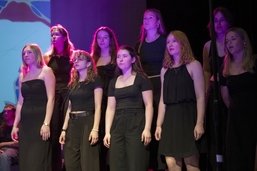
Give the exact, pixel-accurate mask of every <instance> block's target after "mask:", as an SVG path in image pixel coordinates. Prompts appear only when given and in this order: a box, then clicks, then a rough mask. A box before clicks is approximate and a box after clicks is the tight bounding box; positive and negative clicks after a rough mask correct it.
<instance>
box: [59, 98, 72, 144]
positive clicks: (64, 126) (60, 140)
mask: <svg viewBox="0 0 257 171" xmlns="http://www.w3.org/2000/svg"><path fill="white" fill-rule="evenodd" d="M70 111H71V102H70V100H69V102H68V108H67V111H66V115H65V120H64V123H63V126H62V132H61V135H60V137H59V143H60V144H65V138H66V137H65V136H66V130H67V128H68V123H69V120H70Z"/></svg>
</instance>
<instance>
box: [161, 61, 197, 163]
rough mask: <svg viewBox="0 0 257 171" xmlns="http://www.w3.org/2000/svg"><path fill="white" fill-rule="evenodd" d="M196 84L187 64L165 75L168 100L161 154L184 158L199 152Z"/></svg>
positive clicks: (166, 98)
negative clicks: (195, 130) (196, 126)
mask: <svg viewBox="0 0 257 171" xmlns="http://www.w3.org/2000/svg"><path fill="white" fill-rule="evenodd" d="M194 92H195V91H194V84H193V80H192V79H191V77H190V75H189V73H188V71H187V68H186V65H182V66H180V67H178V68H172V69H168V70H167V71H166V73H165V75H164V87H163V95H164V97H163V98H164V102H165V103H166V108H165V116H164V122H163V125H162V138H161V140H160V142H159V153H160V154H162V155H164V156H172V157H176V158H185V157H189V156H192V155H198V145H197V141H195V139H194V127H195V124H196V118H197V107H196V100H195V99H196V97H195V93H194Z"/></svg>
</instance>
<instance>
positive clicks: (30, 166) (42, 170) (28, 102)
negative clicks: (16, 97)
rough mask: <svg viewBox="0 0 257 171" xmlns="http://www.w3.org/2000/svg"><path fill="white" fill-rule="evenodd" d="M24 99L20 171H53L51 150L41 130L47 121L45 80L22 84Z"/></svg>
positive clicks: (20, 128)
mask: <svg viewBox="0 0 257 171" xmlns="http://www.w3.org/2000/svg"><path fill="white" fill-rule="evenodd" d="M21 93H22V96H23V98H24V100H23V105H22V109H21V120H20V125H19V166H20V171H35V170H36V171H51V170H52V169H51V148H50V143H49V141H48V140H47V141H43V140H42V137H41V136H40V129H41V127H42V124H43V122H44V119H45V114H46V104H47V94H46V87H45V83H44V81H43V80H40V79H35V80H30V81H26V82H23V83H22V86H21Z"/></svg>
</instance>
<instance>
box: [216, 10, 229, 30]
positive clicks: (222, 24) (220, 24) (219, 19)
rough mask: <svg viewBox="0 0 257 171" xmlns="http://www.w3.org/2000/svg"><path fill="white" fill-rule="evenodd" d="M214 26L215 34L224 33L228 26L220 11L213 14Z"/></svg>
mask: <svg viewBox="0 0 257 171" xmlns="http://www.w3.org/2000/svg"><path fill="white" fill-rule="evenodd" d="M214 27H215V32H216V33H217V34H219V33H223V34H224V33H225V32H226V31H227V30H228V28H229V23H228V21H227V20H226V18H225V17H224V16H223V14H222V13H221V12H217V13H216V14H215V16H214Z"/></svg>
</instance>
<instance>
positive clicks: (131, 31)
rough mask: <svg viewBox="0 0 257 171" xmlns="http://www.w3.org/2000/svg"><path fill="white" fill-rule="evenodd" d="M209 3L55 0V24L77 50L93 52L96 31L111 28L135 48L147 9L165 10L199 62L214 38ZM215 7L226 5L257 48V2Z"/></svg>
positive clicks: (216, 1) (231, 1)
mask: <svg viewBox="0 0 257 171" xmlns="http://www.w3.org/2000/svg"><path fill="white" fill-rule="evenodd" d="M209 3H210V1H208V0H146V1H145V0H93V1H92V0H76V1H72V2H71V1H70V0H52V1H51V15H52V16H51V22H52V25H55V24H57V23H60V24H62V25H64V26H65V27H66V28H67V29H68V30H69V32H70V37H71V40H72V42H73V43H74V45H75V47H76V48H81V49H85V50H88V51H89V50H90V45H91V41H92V38H93V34H94V31H95V30H96V29H97V28H98V27H100V26H109V27H111V28H112V29H113V31H114V32H115V33H116V35H117V37H118V41H119V44H129V45H132V46H133V45H135V43H136V41H137V40H138V38H139V31H140V25H141V23H142V16H143V12H144V10H145V9H146V8H157V9H159V10H160V11H161V13H162V15H163V19H164V22H165V25H166V28H167V32H170V31H171V30H181V31H183V32H185V33H186V34H187V36H188V37H189V41H190V43H191V46H192V48H193V51H194V53H195V56H196V58H197V59H198V60H200V61H202V49H203V46H204V43H205V42H206V41H208V40H209V39H210V36H209V31H208V29H207V25H208V22H209V20H210V17H209V14H210V12H209ZM211 4H212V8H213V9H214V8H215V7H218V6H224V7H226V8H228V9H229V10H230V11H231V12H232V14H233V15H234V18H235V24H236V26H240V27H242V28H244V29H245V30H246V31H247V32H248V34H249V36H250V39H251V40H252V44H253V47H254V48H253V49H254V51H255V52H256V49H257V34H256V32H255V31H257V21H256V18H257V1H256V0H212V1H211Z"/></svg>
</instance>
